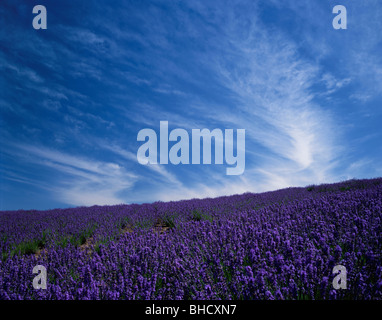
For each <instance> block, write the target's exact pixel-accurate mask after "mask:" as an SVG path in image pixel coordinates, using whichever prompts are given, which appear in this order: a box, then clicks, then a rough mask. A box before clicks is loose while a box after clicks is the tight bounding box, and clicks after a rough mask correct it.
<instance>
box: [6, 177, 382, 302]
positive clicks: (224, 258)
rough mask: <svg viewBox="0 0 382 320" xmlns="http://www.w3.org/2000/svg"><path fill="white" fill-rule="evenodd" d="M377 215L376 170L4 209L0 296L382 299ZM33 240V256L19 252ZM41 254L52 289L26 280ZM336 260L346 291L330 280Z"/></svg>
mask: <svg viewBox="0 0 382 320" xmlns="http://www.w3.org/2000/svg"><path fill="white" fill-rule="evenodd" d="M381 219H382V179H373V180H352V181H348V182H343V183H338V184H332V185H321V186H310V187H308V188H289V189H284V190H279V191H275V192H268V193H263V194H244V195H238V196H231V197H221V198H216V199H204V200H189V201H179V202H168V203H162V202H157V203H153V204H144V205H120V206H109V207H91V208H76V209H66V210H51V211H45V212H2V213H0V222H1V227H0V235H1V237H2V239H3V240H2V244H1V246H2V247H1V248H2V250H3V253H5V254H4V255H3V259H2V261H1V262H0V299H381V298H382V255H381V252H382V238H381V231H382V224H381V222H382V221H381ZM165 227H166V228H165ZM157 228H162V229H165V230H166V231H165V232H157V231H158V230H157ZM123 230H125V232H123ZM43 235H45V238H43ZM80 236H83V237H85V238H84V239H80V241H78V242H76V241H72V242H70V241H69V242H67V243H66V245H63V240H62V239H69V238H70V239H73V238H76V237H80ZM4 239H5V240H4ZM36 239H38V240H40V239H43V243H40V246H41V248H40V249H44V250H43V251H41V253H40V254H39V255H35V254H33V253H32V254H28V253H26V252H24V254H22V252H19V253H17V252H15V248H18V247H17V246H19V248H20V244H25V243H28V241H29V242H30V241H34V240H36ZM89 239H92V241H91V242H90V244H89V247H90V250H84V249H83V248H82V246H81V244H83V242H84V241H88V240H89ZM42 247H43V248H42ZM11 253H12V254H11ZM37 264H40V265H44V266H45V267H46V268H47V273H48V288H47V290H35V289H33V287H32V280H33V277H34V276H35V275H34V274H33V273H32V269H33V267H34V266H35V265H37ZM338 264H341V265H343V266H345V267H346V269H347V289H344V290H334V289H333V286H332V280H333V277H334V275H333V274H332V269H333V267H334V266H335V265H338Z"/></svg>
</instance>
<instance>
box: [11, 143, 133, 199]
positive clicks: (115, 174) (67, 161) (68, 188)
mask: <svg viewBox="0 0 382 320" xmlns="http://www.w3.org/2000/svg"><path fill="white" fill-rule="evenodd" d="M17 148H18V153H17V155H18V157H25V158H26V159H27V160H28V161H29V162H33V163H35V164H37V165H40V166H43V167H45V168H46V167H48V168H51V169H53V172H56V174H57V176H60V175H63V176H64V177H63V178H62V177H61V178H59V179H57V180H55V179H52V181H51V185H49V191H50V192H51V193H53V195H54V197H55V198H56V199H57V200H60V201H61V202H63V203H67V204H70V205H80V206H82V205H85V206H90V205H95V204H97V205H106V204H109V205H110V204H119V203H126V202H127V201H126V198H125V197H123V196H121V194H122V193H123V192H126V191H127V190H129V189H131V188H132V187H133V186H134V184H135V182H136V181H137V178H138V177H137V176H136V175H135V174H133V173H131V172H128V171H126V170H125V168H124V167H122V166H121V165H119V164H117V163H112V162H103V161H95V160H91V159H88V158H85V157H77V156H73V155H69V154H66V153H63V152H59V151H55V150H51V149H47V148H43V147H41V148H39V147H36V146H26V145H19V146H18V147H17ZM35 183H36V185H38V184H39V183H38V182H37V181H36V182H35ZM42 187H44V188H47V187H46V183H44V185H42Z"/></svg>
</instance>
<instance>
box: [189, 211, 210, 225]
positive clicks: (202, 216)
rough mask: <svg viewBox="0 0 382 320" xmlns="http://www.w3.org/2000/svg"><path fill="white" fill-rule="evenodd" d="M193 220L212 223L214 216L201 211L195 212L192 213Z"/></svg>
mask: <svg viewBox="0 0 382 320" xmlns="http://www.w3.org/2000/svg"><path fill="white" fill-rule="evenodd" d="M192 220H194V221H202V220H205V221H211V222H212V220H213V219H212V216H211V215H209V214H206V213H203V212H201V211H200V210H193V211H192Z"/></svg>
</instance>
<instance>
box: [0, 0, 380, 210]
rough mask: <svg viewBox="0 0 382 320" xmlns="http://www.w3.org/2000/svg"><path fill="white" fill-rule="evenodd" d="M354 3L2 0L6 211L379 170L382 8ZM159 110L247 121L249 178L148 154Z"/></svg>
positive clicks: (259, 186)
mask: <svg viewBox="0 0 382 320" xmlns="http://www.w3.org/2000/svg"><path fill="white" fill-rule="evenodd" d="M342 2H343V3H341V1H336V2H334V1H321V0H309V1H308V0H305V1H304V0H301V1H293V0H283V1H281V0H266V1H265V0H264V1H262V0H259V1H194V0H192V1H77V0H76V1H74V0H55V1H43V0H39V1H21V0H18V1H16V0H3V1H1V4H0V39H1V41H0V69H1V74H0V134H1V140H0V179H1V180H0V196H1V201H0V209H1V210H14V209H49V208H56V207H71V206H83V205H86V206H89V205H94V204H98V205H103V204H118V203H132V202H135V203H137V202H138V203H141V202H153V201H157V200H162V201H170V200H179V199H189V198H195V197H198V198H204V197H215V196H219V195H229V194H237V193H244V192H247V191H250V192H262V191H268V190H275V189H280V188H284V187H289V186H306V185H309V184H319V183H323V182H335V181H341V180H345V179H351V178H371V177H380V176H382V163H381V162H382V161H381V159H382V143H381V141H382V130H381V123H382V106H381V102H382V54H381V53H382V33H381V31H382V4H381V3H380V1H378V0H367V1H353V0H346V1H342ZM37 4H41V5H45V6H46V8H47V13H48V29H47V30H34V29H33V27H32V19H33V14H32V9H33V6H34V5H37ZM337 4H343V5H345V6H346V8H347V13H348V29H347V30H334V29H333V27H332V19H333V18H334V15H333V14H332V8H333V7H334V5H337ZM160 121H168V122H169V128H170V130H172V129H175V128H183V129H186V130H187V131H189V132H191V129H194V128H195V129H203V128H208V129H210V130H212V129H214V128H220V129H222V130H224V129H227V128H229V129H241V128H243V129H245V130H246V167H245V172H244V174H242V175H239V176H227V175H226V166H225V165H214V164H212V165H177V166H176V165H172V164H168V165H160V164H158V165H148V166H144V165H140V164H139V163H138V161H137V158H136V154H137V150H138V148H139V146H140V145H141V142H138V141H137V133H138V131H139V130H141V129H144V128H152V129H154V130H155V131H156V132H158V133H159V122H160Z"/></svg>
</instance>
